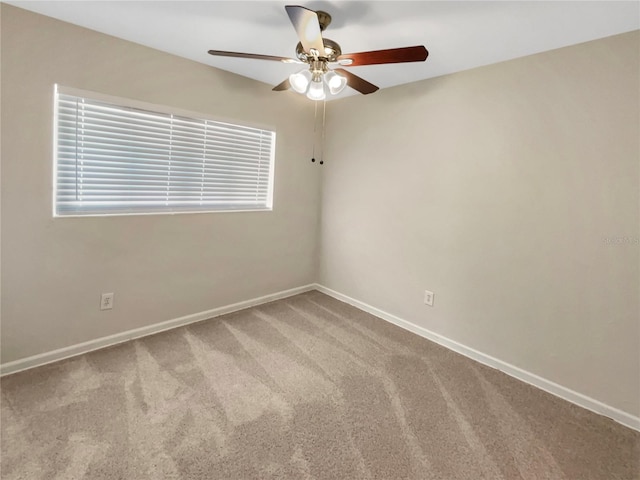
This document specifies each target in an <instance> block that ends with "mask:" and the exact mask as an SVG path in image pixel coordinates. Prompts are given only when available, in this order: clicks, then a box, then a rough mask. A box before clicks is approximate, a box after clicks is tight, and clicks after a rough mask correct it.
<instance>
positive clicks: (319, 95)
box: [307, 77, 326, 100]
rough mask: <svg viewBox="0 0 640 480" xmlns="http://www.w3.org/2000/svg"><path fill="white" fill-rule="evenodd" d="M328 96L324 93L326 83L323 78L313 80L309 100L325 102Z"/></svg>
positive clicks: (308, 93) (308, 95)
mask: <svg viewBox="0 0 640 480" xmlns="http://www.w3.org/2000/svg"><path fill="white" fill-rule="evenodd" d="M325 97H326V94H325V93H324V83H323V82H322V77H320V78H318V79H315V78H314V79H313V80H312V81H311V84H310V85H309V91H308V92H307V98H309V99H311V100H324V99H325Z"/></svg>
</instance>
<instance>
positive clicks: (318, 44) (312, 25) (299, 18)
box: [284, 5, 324, 56]
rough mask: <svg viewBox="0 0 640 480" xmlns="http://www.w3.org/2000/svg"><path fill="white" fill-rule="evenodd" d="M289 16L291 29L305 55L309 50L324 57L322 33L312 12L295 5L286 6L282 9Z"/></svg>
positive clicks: (316, 16)
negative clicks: (313, 50) (293, 29)
mask: <svg viewBox="0 0 640 480" xmlns="http://www.w3.org/2000/svg"><path fill="white" fill-rule="evenodd" d="M284 8H285V10H286V11H287V15H289V19H290V20H291V23H293V28H295V29H296V33H297V34H298V38H300V43H302V48H304V51H305V52H306V53H311V49H312V48H313V49H315V50H317V52H318V54H319V55H320V56H324V43H323V42H322V32H321V30H320V22H318V15H317V14H316V12H314V11H313V10H309V9H308V8H304V7H300V6H297V5H287V6H286V7H284Z"/></svg>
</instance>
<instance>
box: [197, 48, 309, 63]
mask: <svg viewBox="0 0 640 480" xmlns="http://www.w3.org/2000/svg"><path fill="white" fill-rule="evenodd" d="M209 55H215V56H217V57H235V58H253V59H257V60H273V61H276V62H282V63H302V62H301V61H299V60H296V59H294V58H287V57H275V56H273V55H260V54H258V53H241V52H225V51H223V50H209Z"/></svg>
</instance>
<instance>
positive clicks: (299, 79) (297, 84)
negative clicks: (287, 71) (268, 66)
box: [289, 70, 311, 93]
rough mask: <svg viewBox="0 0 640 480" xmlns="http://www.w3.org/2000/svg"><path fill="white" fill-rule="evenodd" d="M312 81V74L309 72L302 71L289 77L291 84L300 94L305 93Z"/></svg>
mask: <svg viewBox="0 0 640 480" xmlns="http://www.w3.org/2000/svg"><path fill="white" fill-rule="evenodd" d="M310 80H311V72H310V71H309V70H300V71H299V72H298V73H292V74H291V75H289V83H290V84H291V88H293V89H294V90H295V91H296V92H298V93H305V92H306V91H307V87H308V86H309V81H310Z"/></svg>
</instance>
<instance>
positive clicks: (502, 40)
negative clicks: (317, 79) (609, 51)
mask: <svg viewBox="0 0 640 480" xmlns="http://www.w3.org/2000/svg"><path fill="white" fill-rule="evenodd" d="M7 3H10V4H13V5H16V6H19V7H21V8H25V9H27V10H32V11H34V12H38V13H41V14H44V15H48V16H51V17H54V18H57V19H60V20H64V21H66V22H70V23H74V24H76V25H81V26H83V27H87V28H90V29H93V30H97V31H99V32H103V33H107V34H110V35H113V36H116V37H120V38H123V39H126V40H130V41H132V42H136V43H140V44H142V45H146V46H149V47H153V48H156V49H158V50H162V51H165V52H169V53H173V54H175V55H179V56H181V57H185V58H189V59H191V60H195V61H197V62H201V63H205V64H207V65H212V66H215V67H217V68H221V69H223V70H228V71H230V72H234V73H237V74H239V75H244V76H246V77H249V78H253V79H255V80H259V81H261V82H266V83H268V84H271V85H276V84H278V83H280V82H281V81H282V80H284V79H285V78H286V77H287V76H288V75H289V74H290V73H292V72H294V71H297V70H299V69H300V68H301V67H300V65H290V64H289V65H287V64H283V63H280V62H271V61H264V60H248V59H236V58H225V57H213V56H211V55H208V54H207V50H209V49H215V50H230V51H238V52H249V53H261V54H267V55H277V56H285V57H295V46H296V44H297V42H298V40H297V38H296V34H295V31H294V29H293V27H292V25H291V23H290V21H289V18H288V17H287V14H286V12H285V10H284V6H285V5H287V4H293V5H295V4H299V5H302V6H305V7H307V8H310V9H313V10H324V11H326V12H328V13H330V14H331V15H332V17H333V22H332V23H331V25H330V26H329V27H328V29H327V30H326V31H325V32H324V36H325V37H327V38H330V39H332V40H335V41H337V42H338V43H339V44H340V45H341V47H342V50H343V52H345V53H352V52H360V51H366V50H378V49H384V48H395V47H403V46H411V45H425V46H426V47H427V50H429V58H428V59H427V61H426V62H420V63H412V64H399V65H374V66H362V67H351V69H350V70H351V72H353V73H355V74H357V75H360V76H362V77H363V78H365V79H367V80H368V81H370V82H372V83H374V84H376V85H378V86H379V87H381V88H384V87H390V86H393V85H399V84H403V83H409V82H414V81H417V80H421V79H425V78H431V77H436V76H440V75H444V74H448V73H453V72H457V71H461V70H466V69H470V68H474V67H478V66H481V65H488V64H492V63H496V62H501V61H504V60H509V59H512V58H516V57H521V56H525V55H530V54H533V53H538V52H542V51H546V50H551V49H554V48H559V47H563V46H567V45H572V44H576V43H581V42H585V41H589V40H594V39H597V38H602V37H606V36H610V35H615V34H618V33H623V32H628V31H631V30H636V29H638V28H640V2H638V1H621V2H619V1H497V2H487V1H466V2H460V1H439V2H434V1H408V2H400V1H391V2H390V1H386V2H385V1H374V2H357V1H333V2H327V1H310V2H304V3H296V2H295V1H291V2H277V1H257V2H256V1H254V2H245V1H9V2H7ZM344 93H345V94H353V93H355V92H354V91H353V90H351V89H348V88H347V89H345V92H344ZM274 95H276V93H274Z"/></svg>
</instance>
